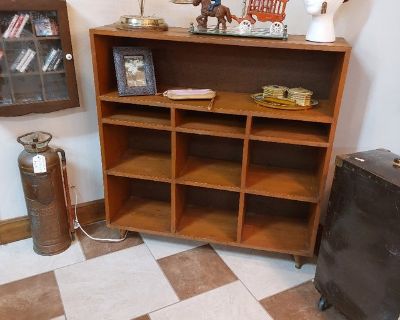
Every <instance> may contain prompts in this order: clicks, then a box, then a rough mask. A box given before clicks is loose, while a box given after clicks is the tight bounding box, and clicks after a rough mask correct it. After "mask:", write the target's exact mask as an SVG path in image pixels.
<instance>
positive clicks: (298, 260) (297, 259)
mask: <svg viewBox="0 0 400 320" xmlns="http://www.w3.org/2000/svg"><path fill="white" fill-rule="evenodd" d="M293 258H294V263H295V265H294V266H295V267H296V269H301V267H302V266H303V263H302V261H301V257H300V256H293Z"/></svg>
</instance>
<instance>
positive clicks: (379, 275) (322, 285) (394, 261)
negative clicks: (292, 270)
mask: <svg viewBox="0 0 400 320" xmlns="http://www.w3.org/2000/svg"><path fill="white" fill-rule="evenodd" d="M396 158H400V157H399V156H396V155H395V154H393V153H391V152H389V151H387V150H374V151H368V152H360V153H356V154H352V155H346V156H340V157H338V158H337V160H336V165H337V167H336V172H335V178H334V182H333V188H332V193H331V198H330V201H329V207H328V217H327V222H326V226H325V231H324V236H323V240H322V245H321V249H320V254H319V258H318V266H317V274H316V279H315V285H316V287H317V289H318V290H319V291H320V293H321V295H322V296H323V297H324V298H326V300H327V301H328V302H329V303H330V304H332V305H334V306H335V307H336V308H337V309H338V310H340V311H341V312H342V313H343V314H344V315H346V316H347V317H348V318H349V319H352V320H358V319H371V320H372V319H373V320H380V319H382V320H397V319H398V318H399V315H400V168H396V166H394V160H395V159H396Z"/></svg>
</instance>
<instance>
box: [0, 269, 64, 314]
mask: <svg viewBox="0 0 400 320" xmlns="http://www.w3.org/2000/svg"><path fill="white" fill-rule="evenodd" d="M63 314H64V307H63V304H62V302H61V297H60V292H59V290H58V285H57V281H56V278H55V276H54V272H47V273H43V274H40V275H37V276H33V277H30V278H26V279H22V280H19V281H15V282H11V283H7V284H5V285H2V286H0V319H7V320H14V319H15V320H25V319H27V320H28V319H29V320H31V319H35V320H48V319H52V318H56V317H59V316H62V315H63Z"/></svg>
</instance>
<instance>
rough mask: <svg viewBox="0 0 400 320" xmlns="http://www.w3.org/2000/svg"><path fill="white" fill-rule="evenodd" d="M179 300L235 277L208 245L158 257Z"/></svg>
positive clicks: (215, 286)
mask: <svg viewBox="0 0 400 320" xmlns="http://www.w3.org/2000/svg"><path fill="white" fill-rule="evenodd" d="M158 263H159V264H160V267H161V268H162V270H163V271H164V273H165V275H166V276H167V278H168V279H169V281H170V283H171V285H172V286H173V288H174V289H175V292H176V293H177V295H178V296H179V298H180V299H181V300H183V299H187V298H190V297H193V296H195V295H198V294H200V293H203V292H206V291H209V290H211V289H215V288H218V287H220V286H223V285H225V284H228V283H230V282H233V281H235V280H237V278H236V277H235V275H234V274H233V273H232V271H231V270H230V269H229V268H228V267H227V266H226V265H225V263H224V262H223V261H222V260H221V258H220V257H219V256H218V255H217V254H216V253H215V251H214V250H213V249H212V248H211V247H210V246H209V245H205V246H201V247H198V248H195V249H192V250H189V251H185V252H181V253H178V254H175V255H173V256H169V257H166V258H163V259H160V260H158Z"/></svg>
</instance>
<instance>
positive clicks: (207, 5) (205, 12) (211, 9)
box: [193, 0, 232, 30]
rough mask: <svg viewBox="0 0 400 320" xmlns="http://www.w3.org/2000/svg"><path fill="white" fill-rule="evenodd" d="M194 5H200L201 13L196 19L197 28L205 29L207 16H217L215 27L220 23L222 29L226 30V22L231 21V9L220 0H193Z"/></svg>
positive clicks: (217, 27) (218, 26)
mask: <svg viewBox="0 0 400 320" xmlns="http://www.w3.org/2000/svg"><path fill="white" fill-rule="evenodd" d="M193 5H194V6H195V7H197V6H199V5H201V15H199V16H198V17H197V18H196V20H197V24H198V28H202V29H207V24H208V18H209V17H214V18H217V20H218V24H217V26H216V28H215V29H219V28H220V25H222V29H223V30H226V29H227V27H226V23H227V22H229V23H231V22H232V15H231V10H230V9H229V8H228V7H226V6H224V5H222V4H221V0H193Z"/></svg>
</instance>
